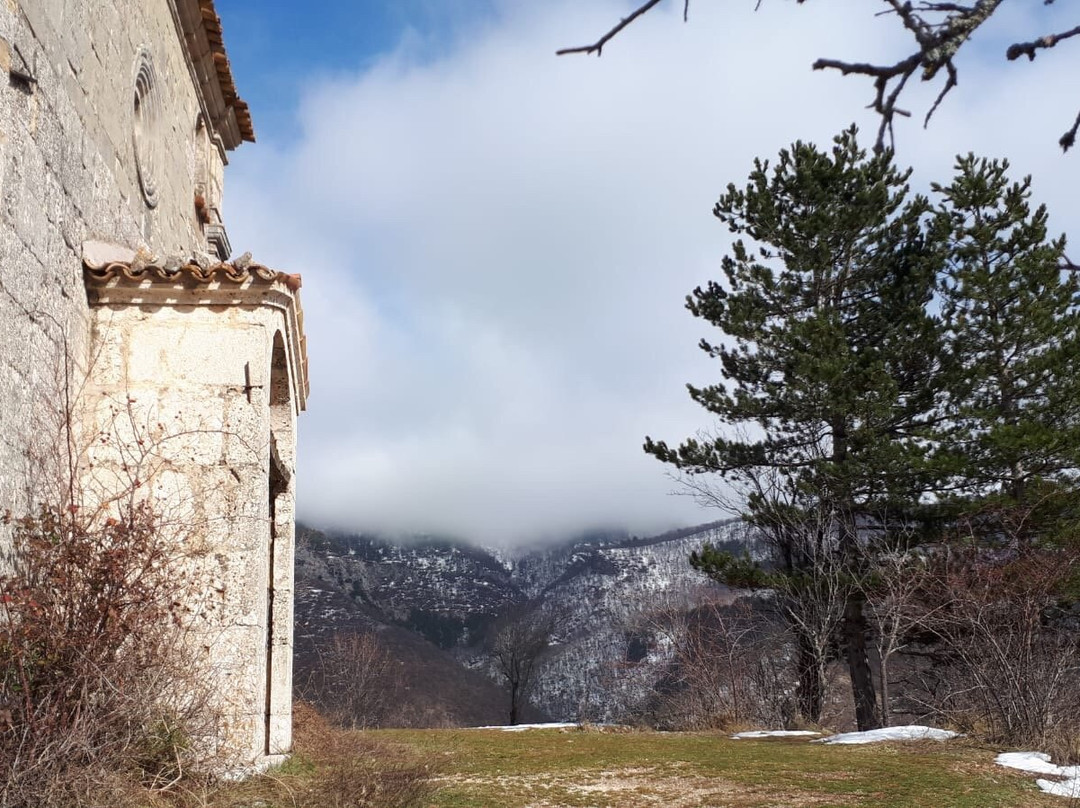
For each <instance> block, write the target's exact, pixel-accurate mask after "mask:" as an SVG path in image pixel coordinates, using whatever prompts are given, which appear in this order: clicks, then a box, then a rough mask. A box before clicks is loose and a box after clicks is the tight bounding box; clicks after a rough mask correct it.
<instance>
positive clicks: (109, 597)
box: [0, 504, 205, 808]
mask: <svg viewBox="0 0 1080 808" xmlns="http://www.w3.org/2000/svg"><path fill="white" fill-rule="evenodd" d="M112 513H113V514H114V515H112V516H106V515H104V514H102V513H96V514H87V515H83V514H82V513H80V510H79V508H78V507H76V506H74V505H71V506H68V507H67V508H65V509H62V510H61V509H55V508H49V507H42V508H41V509H40V510H39V511H38V512H37V513H36V514H34V515H32V516H27V517H23V518H18V519H16V518H14V517H12V516H11V515H10V514H8V515H7V516H6V517H5V520H4V521H5V523H6V525H7V526H8V527H9V528H10V529H11V531H12V552H11V556H10V559H9V563H10V571H9V572H7V573H5V574H4V575H2V576H0V771H2V772H3V777H2V778H0V806H3V808H17V807H19V806H38V807H39V808H47V807H48V806H54V805H55V806H65V808H66V807H68V806H79V805H93V804H100V803H101V800H100V799H99V798H98V797H95V791H96V790H97V789H99V788H107V787H109V786H108V784H109V782H110V779H109V778H107V777H104V776H103V775H104V773H117V772H129V773H130V774H131V776H132V777H133V778H134V779H135V780H136V782H138V781H139V780H141V781H143V782H145V783H146V784H148V785H150V786H154V787H160V786H164V785H167V784H168V783H171V782H174V781H175V780H176V779H178V778H179V777H180V776H181V775H182V773H183V771H184V768H185V765H186V764H187V762H189V761H190V759H191V757H192V755H193V751H194V750H193V747H192V744H191V737H190V735H189V733H190V732H191V731H192V730H193V725H192V724H191V721H192V720H193V719H194V718H195V717H196V716H203V715H205V714H204V712H203V708H204V704H203V702H202V700H201V698H200V691H199V688H198V680H197V677H195V678H194V679H193V678H192V677H193V672H192V671H191V670H190V668H189V667H188V666H186V665H185V666H183V668H182V667H181V664H180V658H179V651H180V648H181V647H182V641H183V637H182V635H183V630H182V627H181V626H182V620H181V618H182V612H183V610H184V608H185V607H184V606H183V605H182V604H183V603H184V594H185V592H186V591H187V587H188V586H189V585H190V584H191V583H192V582H191V580H190V579H189V578H188V577H186V575H185V572H184V567H183V566H182V565H180V564H178V559H177V557H176V551H175V548H174V547H173V546H172V545H171V543H170V542H167V541H166V540H165V538H164V534H163V532H162V530H161V529H160V528H161V526H160V524H159V522H158V520H157V518H156V517H155V515H154V513H153V511H152V510H151V508H150V507H149V506H148V505H146V504H132V505H129V506H128V507H125V508H121V509H115V508H114V509H113V510H112ZM178 682H183V686H182V687H178V686H177V684H178Z"/></svg>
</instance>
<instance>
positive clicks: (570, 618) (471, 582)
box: [296, 522, 744, 720]
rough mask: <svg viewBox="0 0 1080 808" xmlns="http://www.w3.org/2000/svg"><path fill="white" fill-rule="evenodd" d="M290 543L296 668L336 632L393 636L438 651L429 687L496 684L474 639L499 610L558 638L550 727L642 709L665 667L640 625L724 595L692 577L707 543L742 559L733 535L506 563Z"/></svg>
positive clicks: (319, 538)
mask: <svg viewBox="0 0 1080 808" xmlns="http://www.w3.org/2000/svg"><path fill="white" fill-rule="evenodd" d="M299 538H300V541H299V550H298V554H297V578H298V580H297V596H296V613H297V646H298V654H299V655H300V657H301V659H299V660H298V665H300V666H302V664H303V661H304V660H303V656H304V655H305V654H310V653H311V652H312V649H313V648H315V647H317V645H318V642H319V638H320V637H323V638H325V637H326V636H329V634H332V633H333V632H335V631H342V630H348V629H349V628H350V627H352V628H353V629H355V628H356V627H358V626H360V627H363V626H366V627H368V628H373V629H377V630H380V631H383V632H387V631H389V630H390V628H392V629H393V631H395V632H401V631H405V632H409V633H411V634H412V635H413V640H414V641H421V638H422V641H423V642H426V643H427V644H428V645H430V646H433V647H434V649H435V650H438V651H440V652H441V654H442V657H441V659H442V661H441V664H440V666H439V671H438V672H436V671H435V670H434V669H433V670H432V672H431V675H432V676H433V677H434V678H435V679H436V680H437V679H439V678H440V677H441V678H443V679H446V680H447V681H451V680H456V679H459V678H461V677H465V676H468V677H476V676H478V675H479V674H480V673H483V674H485V678H486V680H487V682H488V683H489V684H490V683H492V682H495V681H497V676H496V674H495V670H494V667H493V665H492V663H491V659H490V657H489V655H488V653H487V650H486V648H485V643H484V639H485V635H486V634H487V633H488V632H489V630H490V628H491V626H492V624H493V623H494V621H495V620H496V619H497V618H499V617H500V616H502V615H504V614H507V613H509V612H511V611H513V612H517V613H527V612H529V611H532V610H544V611H550V612H553V613H555V614H556V615H558V619H557V621H556V629H555V632H554V636H553V637H552V647H551V649H550V651H549V652H548V654H547V655H546V657H545V659H544V662H543V664H542V666H541V669H540V674H539V677H538V681H537V684H536V687H535V689H534V692H533V699H532V700H533V703H534V704H535V705H536V706H537V707H538V709H539V710H541V711H542V712H543V713H545V714H547V715H549V716H551V717H553V718H557V719H560V720H573V719H579V718H584V719H591V720H609V719H613V718H617V717H618V716H619V714H620V712H621V711H624V710H626V709H628V708H629V707H630V706H632V705H633V704H634V703H635V702H636V701H639V700H640V699H642V698H644V697H645V695H646V693H645V691H647V689H648V687H649V685H650V683H651V681H653V679H654V678H655V672H656V671H655V668H656V666H659V665H662V664H663V661H664V649H663V647H662V642H661V641H659V640H658V638H657V637H656V636H655V633H654V632H652V631H651V630H650V615H654V614H655V613H656V612H657V611H658V610H664V609H686V608H689V607H691V606H693V605H694V604H696V603H699V602H701V600H702V599H705V598H715V597H717V596H721V597H722V596H723V594H724V592H723V590H722V588H720V587H718V586H717V585H715V584H713V583H711V582H710V581H709V580H708V579H707V578H705V577H704V576H703V575H701V574H700V573H697V572H695V571H694V570H693V569H691V568H690V566H689V563H688V558H689V555H690V553H691V552H692V551H693V550H696V549H699V548H700V547H701V546H702V545H703V544H705V543H706V542H710V543H712V544H717V545H726V546H730V547H731V548H733V549H741V548H742V547H743V546H744V545H743V541H742V540H743V528H742V526H741V525H740V524H739V523H737V522H718V523H711V524H708V525H702V526H699V527H697V528H692V529H686V530H680V531H676V532H672V533H668V534H664V535H661V536H656V537H651V538H648V539H634V538H631V537H629V536H627V535H625V534H617V533H605V534H593V535H590V536H586V537H584V538H581V539H578V540H574V541H570V542H567V543H565V544H562V545H558V546H548V547H544V548H538V549H533V550H524V551H518V552H513V553H510V552H506V551H501V550H487V549H482V548H477V547H472V546H469V545H466V544H461V543H455V542H449V541H438V540H433V539H430V538H426V539H417V540H413V541H409V542H404V543H393V542H388V541H385V540H382V539H379V538H377V537H373V536H365V535H344V534H327V533H321V532H319V531H314V530H310V529H301V530H300V531H299ZM470 681H472V679H470ZM437 687H443V685H442V684H437ZM495 701H496V702H499V703H501V701H502V697H500V698H498V699H496V700H495ZM500 715H501V709H500V712H499V714H498V715H496V716H495V717H493V718H490V719H485V720H498V719H499V716H500ZM462 720H464V719H462Z"/></svg>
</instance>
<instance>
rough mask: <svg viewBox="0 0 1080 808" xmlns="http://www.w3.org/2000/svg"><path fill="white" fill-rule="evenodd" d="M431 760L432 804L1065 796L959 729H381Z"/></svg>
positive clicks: (1014, 804) (945, 806)
mask: <svg viewBox="0 0 1080 808" xmlns="http://www.w3.org/2000/svg"><path fill="white" fill-rule="evenodd" d="M363 735H364V736H365V737H366V738H367V739H369V740H373V741H379V742H382V743H385V744H391V745H393V746H396V747H398V748H399V749H401V750H402V751H403V752H406V753H407V754H408V753H410V752H411V754H413V755H416V756H417V757H418V758H419V759H421V760H423V761H425V762H426V763H427V764H429V765H430V766H431V767H432V769H433V770H434V771H435V777H436V782H435V785H436V786H437V790H436V791H435V793H434V796H432V797H431V798H429V799H428V800H426V801H425V803H424V804H425V805H430V806H433V807H434V808H474V807H477V808H478V807H479V806H490V807H491V808H526V806H529V807H530V808H541V807H543V808H556V806H611V807H612V808H616V807H618V808H622V807H623V806H627V807H632V806H664V807H665V808H704V807H705V806H732V808H751V806H754V807H755V808H765V806H776V808H798V806H821V807H822V808H824V807H825V806H845V807H846V806H867V808H870V807H871V806H873V807H874V808H949V807H950V806H955V807H956V808H964V807H965V806H966V807H968V808H992V806H1003V807H1005V806H1007V807H1008V808H1024V807H1025V806H1057V808H1068V802H1067V801H1064V800H1061V799H1060V798H1053V797H1048V796H1046V795H1043V794H1041V793H1040V792H1039V791H1038V789H1037V788H1036V787H1035V785H1034V777H1032V776H1026V775H1023V774H1021V773H1017V772H1012V771H1009V770H1006V769H1003V768H1001V767H998V766H996V765H995V764H994V763H993V759H994V752H993V751H991V750H989V749H983V748H979V747H977V746H973V745H971V744H969V743H967V742H965V741H963V740H959V741H950V742H945V743H938V742H927V741H923V742H914V743H912V742H908V743H889V744H873V745H867V746H828V745H822V744H812V743H808V742H807V741H806V740H803V739H799V740H787V739H766V740H740V741H734V740H730V739H729V738H727V737H726V736H722V735H714V734H702V733H670V734H669V733H653V732H602V731H596V730H577V729H571V730H529V731H525V732H516V733H508V732H500V731H492V730H382V731H374V732H368V733H363Z"/></svg>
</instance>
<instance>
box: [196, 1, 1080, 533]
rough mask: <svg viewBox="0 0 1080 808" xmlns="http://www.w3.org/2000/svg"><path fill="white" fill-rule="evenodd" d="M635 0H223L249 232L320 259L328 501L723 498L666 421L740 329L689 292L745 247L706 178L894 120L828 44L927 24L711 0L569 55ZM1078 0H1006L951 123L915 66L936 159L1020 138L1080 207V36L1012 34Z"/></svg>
mask: <svg viewBox="0 0 1080 808" xmlns="http://www.w3.org/2000/svg"><path fill="white" fill-rule="evenodd" d="M632 5H633V4H632V2H631V0H588V2H585V1H584V0H543V2H536V0H452V1H451V0H384V1H383V2H379V0H357V2H343V1H337V2H324V3H320V4H310V5H309V6H302V5H301V4H298V3H295V2H291V3H283V2H260V3H251V2H247V1H245V2H241V0H218V10H219V12H220V14H221V16H222V18H223V21H224V26H225V41H226V45H227V47H228V49H229V54H230V57H231V61H232V64H233V68H234V71H235V73H236V78H237V82H238V85H239V89H240V93H241V95H242V96H243V97H244V98H246V99H247V100H248V101H249V103H250V104H251V107H252V112H253V115H254V120H255V129H256V133H257V136H258V139H259V141H258V143H256V144H254V145H250V144H247V145H244V146H242V147H241V148H240V149H239V150H238V151H236V152H234V153H233V154H232V155H230V165H229V167H228V169H227V171H226V189H225V200H224V205H225V210H224V216H225V222H226V225H227V226H228V228H229V235H230V239H231V241H232V244H233V245H234V248H235V249H236V251H237V252H238V253H240V252H244V251H248V250H250V251H251V252H252V253H253V254H254V256H255V258H256V260H258V261H261V262H263V263H266V264H268V265H270V266H273V267H275V268H278V269H282V270H285V271H288V272H300V273H302V274H303V277H304V288H303V292H302V297H303V304H304V309H305V314H306V318H305V328H306V331H307V334H308V347H309V355H310V370H311V397H310V399H309V402H308V411H307V412H306V413H304V414H303V416H302V417H301V419H300V424H299V434H300V447H299V459H298V464H299V473H298V476H297V480H298V500H297V502H298V513H299V516H300V517H301V518H302V519H304V520H306V521H308V522H310V523H314V524H316V525H321V526H336V527H344V528H354V529H372V528H374V529H381V530H385V531H390V532H393V531H402V532H409V531H429V532H438V533H451V534H457V535H461V536H464V537H467V538H472V539H476V540H480V541H486V542H498V543H513V542H518V541H527V540H535V539H537V538H542V537H560V536H564V535H566V534H568V533H574V532H576V531H579V530H584V529H588V528H593V527H604V526H622V527H626V528H628V529H630V530H632V531H635V532H637V533H649V532H652V531H659V530H661V529H664V528H667V527H670V526H673V525H676V524H692V523H697V522H704V521H708V520H711V519H715V518H717V517H718V516H719V515H720V514H718V513H716V512H715V511H702V510H701V509H700V508H699V507H698V506H697V505H696V504H695V503H694V502H693V501H691V500H690V499H689V498H687V497H681V496H672V492H673V491H677V490H678V489H677V486H675V484H674V483H673V482H672V481H671V480H670V479H668V478H667V477H666V476H665V469H664V468H663V467H662V466H661V465H660V464H658V463H657V462H656V461H655V460H653V459H652V458H650V457H648V456H646V455H645V454H644V453H643V452H642V450H641V444H642V441H643V439H644V436H645V435H651V436H652V437H654V438H657V439H664V440H667V441H668V442H669V443H671V442H678V441H680V440H682V439H683V438H685V437H687V436H690V435H693V434H694V433H695V432H697V431H699V430H710V429H714V428H716V425H714V424H711V423H710V422H709V420H708V418H707V417H706V414H705V413H704V412H703V411H702V410H700V409H699V408H698V407H697V406H696V405H694V404H693V403H692V402H691V401H690V399H689V398H688V396H687V394H686V390H685V384H686V383H687V382H693V383H694V384H697V385H702V384H707V383H710V382H712V381H714V380H715V379H716V378H717V369H716V367H715V366H714V365H715V363H713V362H710V360H708V359H707V358H706V357H705V356H704V355H703V354H702V352H701V351H699V350H698V349H697V347H696V345H697V342H698V340H699V339H700V338H702V337H708V338H710V339H715V338H716V337H715V335H713V334H709V333H708V332H707V331H706V330H705V328H704V326H703V325H702V324H701V323H699V322H697V321H695V320H694V319H693V318H692V317H690V315H689V314H688V313H687V312H686V311H685V309H684V305H683V302H684V298H685V296H686V294H687V293H688V292H689V291H690V290H692V289H693V288H694V287H695V286H697V285H699V284H703V283H705V282H706V281H708V280H709V279H710V278H715V277H716V276H717V274H718V270H719V264H720V259H721V257H722V256H723V255H724V253H725V252H726V251H727V250H728V249H729V248H730V241H729V234H728V233H727V232H726V230H725V228H723V227H722V226H721V225H719V224H718V223H717V222H716V220H715V219H714V218H713V217H712V215H711V210H712V206H713V204H714V203H715V201H716V199H717V197H718V196H719V195H720V193H721V192H722V191H723V189H724V188H725V187H726V186H727V184H728V183H729V182H735V183H741V182H743V181H745V178H746V176H747V173H748V172H749V170H750V168H751V165H752V162H753V159H754V158H755V157H758V156H762V157H771V156H773V155H775V154H776V152H777V151H778V150H779V149H780V148H782V147H784V146H786V145H788V144H790V143H791V142H792V141H794V140H796V139H803V140H811V141H814V142H817V143H818V144H825V143H828V142H829V139H830V138H831V137H832V136H833V135H834V134H835V133H836V132H837V131H839V130H840V129H842V128H844V127H845V126H847V125H849V124H850V123H851V122H852V121H855V122H856V123H858V124H859V126H860V127H861V128H862V131H863V133H864V142H866V143H867V144H868V143H869V142H871V141H872V139H873V133H874V132H875V131H876V125H877V122H876V120H875V118H874V117H873V115H872V113H870V112H868V111H867V110H866V109H865V107H866V104H867V102H868V101H869V100H870V96H871V92H872V90H871V87H870V84H869V83H868V82H866V81H862V80H860V79H859V78H847V79H845V78H842V77H840V76H838V75H835V74H829V73H821V72H813V71H811V70H810V69H809V65H810V64H811V63H812V62H813V60H814V59H815V58H817V57H819V56H832V57H838V58H848V59H855V60H864V59H871V58H876V57H881V56H882V54H888V55H890V56H893V55H895V56H897V57H899V56H901V55H903V54H905V53H906V52H907V49H908V48H909V47H910V44H909V42H908V41H907V38H906V36H905V35H904V32H903V31H900V30H898V27H897V26H896V25H895V20H892V19H888V18H882V17H876V16H874V14H873V13H871V12H872V8H871V9H870V10H868V6H871V7H872V5H873V4H868V3H867V2H866V0H834V2H831V3H808V4H795V3H790V2H766V3H764V4H762V6H761V10H760V11H758V12H756V13H755V12H754V10H753V9H754V5H755V3H754V0H745V2H742V3H738V2H723V3H720V2H706V0H696V2H694V3H692V4H691V19H690V22H689V23H688V24H684V23H683V22H682V21H681V5H682V4H681V3H677V2H668V3H664V4H662V5H661V6H659V7H658V8H657V9H656V10H655V11H653V12H650V13H649V15H648V16H647V17H645V18H643V19H642V20H641V21H640V22H639V23H637V24H635V25H634V26H632V27H631V28H629V29H627V31H626V32H625V34H624V35H622V36H620V37H619V38H618V39H617V40H615V41H614V42H613V43H611V44H610V45H609V46H608V48H607V49H605V51H604V56H603V58H602V59H596V58H586V57H562V58H557V57H555V56H554V51H555V50H556V49H557V48H559V47H563V46H567V45H578V44H581V43H582V42H587V41H590V40H592V39H595V38H596V37H597V36H598V35H599V34H600V33H602V32H603V31H605V30H607V29H608V28H609V27H610V26H611V25H612V24H613V23H614V22H615V21H616V20H617V19H618V18H619V17H620V15H622V14H625V13H626V11H627V9H629V8H630V7H631V6H632ZM308 7H310V8H311V9H313V10H312V11H311V12H310V13H309V14H305V13H304V11H302V10H301V9H302V8H308ZM1059 7H1064V8H1065V11H1062V10H1061V9H1060V8H1059ZM1066 11H1068V6H1067V5H1066V4H1062V3H1058V4H1054V5H1053V6H1050V7H1049V8H1048V7H1045V6H1043V4H1041V3H1034V2H1029V3H1027V4H1024V3H1007V4H1004V5H1003V6H1002V11H1001V12H999V15H995V18H994V21H993V24H992V27H991V28H990V29H988V30H987V31H986V32H984V38H983V40H982V44H980V43H979V42H976V44H977V45H979V47H978V48H977V49H975V50H973V51H971V53H970V54H968V55H965V56H964V58H963V60H962V61H961V63H960V85H959V87H958V88H957V89H956V91H954V93H953V94H952V95H951V96H950V98H948V99H947V100H946V101H945V103H944V105H943V106H942V108H941V110H940V111H939V112H938V114H937V116H936V117H935V119H934V121H933V122H932V123H931V125H930V128H929V129H928V130H924V129H923V128H922V126H921V117H922V116H921V112H920V111H924V110H925V109H926V108H927V107H928V105H929V104H930V103H931V102H932V101H933V97H934V95H935V93H936V90H937V88H936V87H928V86H923V85H917V86H913V87H912V88H911V91H910V93H908V94H907V96H906V98H905V103H906V105H907V106H909V107H910V108H911V109H912V110H914V111H915V113H916V115H915V118H914V119H911V120H903V121H900V122H899V123H898V126H897V135H898V147H899V151H898V159H899V161H900V162H902V163H904V164H907V165H913V166H914V167H915V174H914V175H913V183H914V184H915V186H916V187H918V188H922V189H927V188H929V185H930V183H931V182H932V181H947V180H948V178H949V177H950V174H951V169H952V164H953V160H954V157H955V155H956V154H958V153H962V152H963V153H966V152H967V151H969V150H973V151H975V152H977V153H980V154H985V155H987V156H992V157H1007V158H1009V159H1010V161H1011V162H1012V165H1013V173H1014V176H1016V177H1017V178H1019V177H1020V176H1023V175H1024V174H1029V173H1030V174H1032V175H1033V177H1034V189H1035V197H1036V200H1037V201H1045V202H1046V203H1048V205H1049V206H1050V210H1051V227H1052V228H1053V229H1055V230H1056V232H1061V231H1062V230H1068V229H1069V228H1072V229H1073V231H1075V227H1076V224H1075V223H1076V222H1077V221H1080V215H1078V213H1080V211H1078V204H1080V203H1078V200H1077V196H1076V193H1075V188H1076V184H1077V178H1078V176H1080V151H1077V153H1075V154H1070V155H1068V156H1062V154H1061V152H1060V149H1058V148H1057V146H1056V141H1057V138H1058V137H1059V136H1060V134H1061V133H1062V132H1063V131H1064V130H1065V129H1066V128H1067V127H1068V126H1069V124H1070V123H1071V122H1072V119H1073V117H1074V116H1075V114H1076V104H1077V103H1078V102H1077V98H1076V93H1075V77H1076V76H1078V75H1080V47H1069V45H1068V44H1067V45H1065V46H1062V47H1059V48H1058V49H1056V50H1055V51H1054V52H1052V53H1049V54H1046V55H1044V56H1040V57H1039V59H1037V60H1036V61H1035V62H1034V63H1033V64H1027V63H1026V62H1023V63H1013V64H1010V63H1007V62H1005V60H1004V58H1003V56H1002V53H1001V51H1002V45H1001V43H1003V42H1005V41H1007V40H1010V39H1013V38H1016V39H1030V38H1034V37H1035V36H1037V35H1039V34H1042V33H1045V32H1046V31H1047V30H1055V29H1060V28H1064V27H1069V26H1067V25H1064V24H1062V21H1063V20H1066V18H1065V16H1064V15H1065V14H1066ZM1066 21H1067V20H1066ZM1070 24H1075V23H1070ZM1070 235H1073V236H1074V237H1075V238H1080V233H1075V232H1071V233H1070ZM1074 240H1075V239H1074Z"/></svg>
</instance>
